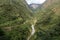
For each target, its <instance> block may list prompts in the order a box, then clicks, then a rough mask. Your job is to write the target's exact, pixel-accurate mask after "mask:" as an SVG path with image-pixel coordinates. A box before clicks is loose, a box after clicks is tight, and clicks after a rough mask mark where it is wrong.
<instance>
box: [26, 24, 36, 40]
mask: <svg viewBox="0 0 60 40" xmlns="http://www.w3.org/2000/svg"><path fill="white" fill-rule="evenodd" d="M31 28H32V32H31V35H30V36H29V37H28V39H27V40H30V38H31V37H32V36H33V35H34V33H35V28H34V25H31Z"/></svg>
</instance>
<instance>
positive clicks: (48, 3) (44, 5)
mask: <svg viewBox="0 0 60 40" xmlns="http://www.w3.org/2000/svg"><path fill="white" fill-rule="evenodd" d="M57 2H60V0H46V2H45V3H44V4H43V7H44V8H47V7H49V6H51V5H53V4H54V3H57Z"/></svg>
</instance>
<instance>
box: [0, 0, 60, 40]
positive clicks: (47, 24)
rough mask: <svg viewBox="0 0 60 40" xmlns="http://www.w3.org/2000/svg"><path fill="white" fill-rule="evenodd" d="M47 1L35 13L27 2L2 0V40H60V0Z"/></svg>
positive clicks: (0, 17) (0, 6)
mask: <svg viewBox="0 0 60 40" xmlns="http://www.w3.org/2000/svg"><path fill="white" fill-rule="evenodd" d="M51 1H53V2H52V3H48V1H46V2H45V3H46V4H48V5H46V4H45V3H44V4H43V6H42V8H38V9H37V11H35V12H33V11H32V10H31V9H30V8H29V7H28V5H27V3H26V1H25V0H0V40H27V38H28V36H29V35H30V34H31V31H32V30H31V24H34V20H37V22H36V23H35V30H36V32H35V34H34V35H33V36H32V37H31V38H30V40H60V0H57V1H55V0H51Z"/></svg>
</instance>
